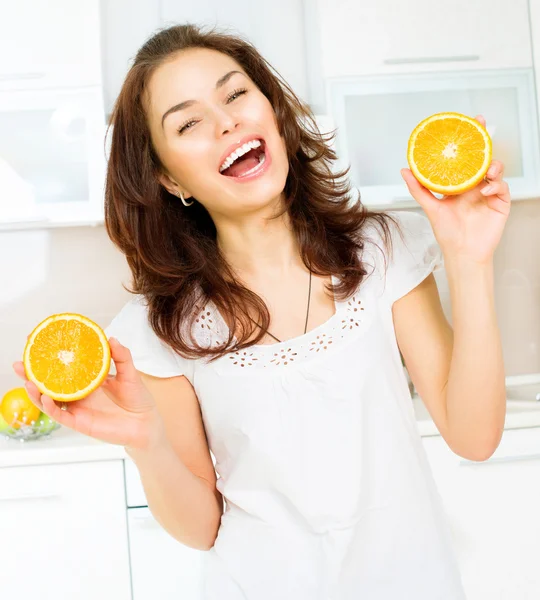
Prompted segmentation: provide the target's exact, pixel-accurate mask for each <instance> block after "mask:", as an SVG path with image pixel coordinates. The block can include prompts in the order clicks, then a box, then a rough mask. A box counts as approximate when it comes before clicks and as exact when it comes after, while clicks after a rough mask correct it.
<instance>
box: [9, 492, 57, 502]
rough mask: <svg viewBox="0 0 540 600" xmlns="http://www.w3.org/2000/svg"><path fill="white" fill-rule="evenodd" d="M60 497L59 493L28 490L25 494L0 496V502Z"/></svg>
mask: <svg viewBox="0 0 540 600" xmlns="http://www.w3.org/2000/svg"><path fill="white" fill-rule="evenodd" d="M57 498H60V494H54V493H44V494H35V493H32V492H29V493H27V494H18V495H16V496H0V502H21V501H24V500H54V499H57Z"/></svg>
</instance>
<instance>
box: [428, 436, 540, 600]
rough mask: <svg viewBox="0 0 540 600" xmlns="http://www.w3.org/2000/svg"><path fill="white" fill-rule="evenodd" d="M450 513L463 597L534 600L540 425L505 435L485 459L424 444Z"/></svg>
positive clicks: (538, 584) (539, 575)
mask: <svg viewBox="0 0 540 600" xmlns="http://www.w3.org/2000/svg"><path fill="white" fill-rule="evenodd" d="M423 443H424V447H425V449H426V452H427V455H428V459H429V461H430V464H431V467H432V469H433V473H434V476H435V480H436V483H437V487H438V489H439V492H440V495H441V497H442V500H443V504H444V507H445V511H446V513H447V516H448V520H449V524H450V529H451V532H452V536H453V539H454V544H455V548H456V551H457V555H458V561H459V565H460V569H461V573H462V578H463V583H464V587H465V592H466V594H467V600H533V599H534V600H537V598H538V595H539V591H540V569H539V568H538V561H539V559H540V509H539V498H540V476H539V475H540V428H539V427H531V428H526V429H515V430H506V431H505V432H504V435H503V439H502V441H501V444H500V446H499V448H498V449H497V451H496V452H495V454H494V455H493V457H492V458H490V459H489V460H488V461H485V462H481V463H475V462H471V461H467V460H464V459H462V458H460V457H458V456H456V455H455V454H453V452H451V450H449V448H448V447H447V445H446V443H445V442H444V440H443V439H442V438H441V437H440V436H436V437H426V438H424V439H423Z"/></svg>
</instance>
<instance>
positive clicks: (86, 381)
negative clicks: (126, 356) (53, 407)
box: [23, 313, 111, 402]
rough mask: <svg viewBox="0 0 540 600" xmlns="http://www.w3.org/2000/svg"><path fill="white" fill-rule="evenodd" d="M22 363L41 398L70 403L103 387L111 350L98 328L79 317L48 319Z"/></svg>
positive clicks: (66, 315)
mask: <svg viewBox="0 0 540 600" xmlns="http://www.w3.org/2000/svg"><path fill="white" fill-rule="evenodd" d="M23 363H24V368H25V370H26V376H27V377H28V379H29V380H30V381H33V382H34V383H35V384H36V386H37V388H38V389H39V391H40V392H41V393H42V394H47V396H50V397H51V398H54V399H55V400H62V401H64V402H71V401H74V400H80V399H81V398H85V397H86V396H88V395H89V394H90V393H91V392H93V391H94V390H95V389H97V388H98V387H99V386H100V385H101V384H102V383H103V381H104V380H105V378H106V377H107V375H108V373H109V368H110V365H111V350H110V347H109V342H108V341H107V336H106V335H105V332H104V331H103V330H102V329H101V327H100V326H99V325H97V324H96V323H94V322H93V321H91V320H90V319H88V318H87V317H84V316H82V315H78V314H75V313H62V314H57V315H51V316H50V317H47V318H46V319H45V320H43V321H42V322H41V323H40V324H39V325H38V326H37V327H36V328H35V329H34V330H33V331H32V333H31V334H30V336H29V337H28V341H27V342H26V346H25V348H24V355H23Z"/></svg>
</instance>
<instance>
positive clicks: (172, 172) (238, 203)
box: [148, 48, 289, 216]
mask: <svg viewBox="0 0 540 600" xmlns="http://www.w3.org/2000/svg"><path fill="white" fill-rule="evenodd" d="M148 100H149V102H148V118H149V124H150V132H151V135H152V140H153V143H154V146H155V148H156V150H157V153H158V155H159V157H160V159H161V161H162V164H163V165H164V168H165V173H164V174H163V175H162V176H161V182H162V183H163V185H164V186H165V187H166V188H167V189H168V190H169V191H171V192H173V193H174V192H176V191H181V192H183V193H184V197H185V198H189V197H191V196H193V197H195V198H196V199H197V200H198V201H200V202H201V203H202V204H203V205H204V206H205V207H206V208H207V210H208V211H209V212H210V214H212V215H214V216H217V215H218V214H221V215H224V216H234V215H237V216H240V215H243V214H247V213H250V212H253V211H254V210H258V209H260V208H262V207H264V206H266V205H268V204H271V203H274V202H275V201H276V200H277V199H279V198H280V195H281V193H282V191H283V188H284V187H285V181H286V178H287V173H288V170H289V162H288V158H287V152H286V149H285V143H284V141H283V139H282V138H281V136H280V135H279V132H278V128H277V121H276V117H275V114H274V111H273V109H272V106H271V105H270V102H269V101H268V99H267V98H266V97H265V96H264V95H263V93H262V92H261V91H260V90H259V89H258V88H257V87H256V86H255V84H254V83H253V82H252V81H251V79H250V78H249V77H248V76H247V75H246V74H245V72H244V70H243V69H242V68H241V67H240V66H239V65H238V64H237V63H236V62H235V61H234V60H233V59H232V58H230V57H229V56H227V55H225V54H222V53H220V52H216V51H214V50H207V49H203V48H196V49H190V50H186V51H183V52H181V53H179V54H178V56H176V57H175V58H174V59H173V60H171V61H170V62H167V63H165V64H163V65H161V66H160V67H159V68H158V69H157V70H156V71H155V73H154V74H153V76H152V77H151V79H150V82H149V96H148Z"/></svg>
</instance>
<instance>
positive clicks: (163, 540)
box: [125, 459, 203, 600]
mask: <svg viewBox="0 0 540 600" xmlns="http://www.w3.org/2000/svg"><path fill="white" fill-rule="evenodd" d="M125 471H126V498H127V505H128V526H129V553H130V557H131V573H132V585H133V600H154V598H160V600H178V599H180V598H181V599H182V600H200V598H201V595H202V559H203V552H202V551H200V550H194V549H193V548H189V547H187V546H184V545H183V544H181V543H179V542H178V541H177V540H175V539H174V538H173V537H172V536H170V535H169V534H168V533H167V532H166V531H165V530H164V529H163V528H162V527H161V525H160V524H159V523H158V522H157V521H156V519H155V518H154V517H153V515H152V513H151V512H150V509H149V508H148V501H147V500H146V496H145V494H144V489H143V487H142V483H141V479H140V476H139V472H138V471H137V468H136V467H135V465H134V463H133V461H131V460H130V459H126V469H125Z"/></svg>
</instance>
